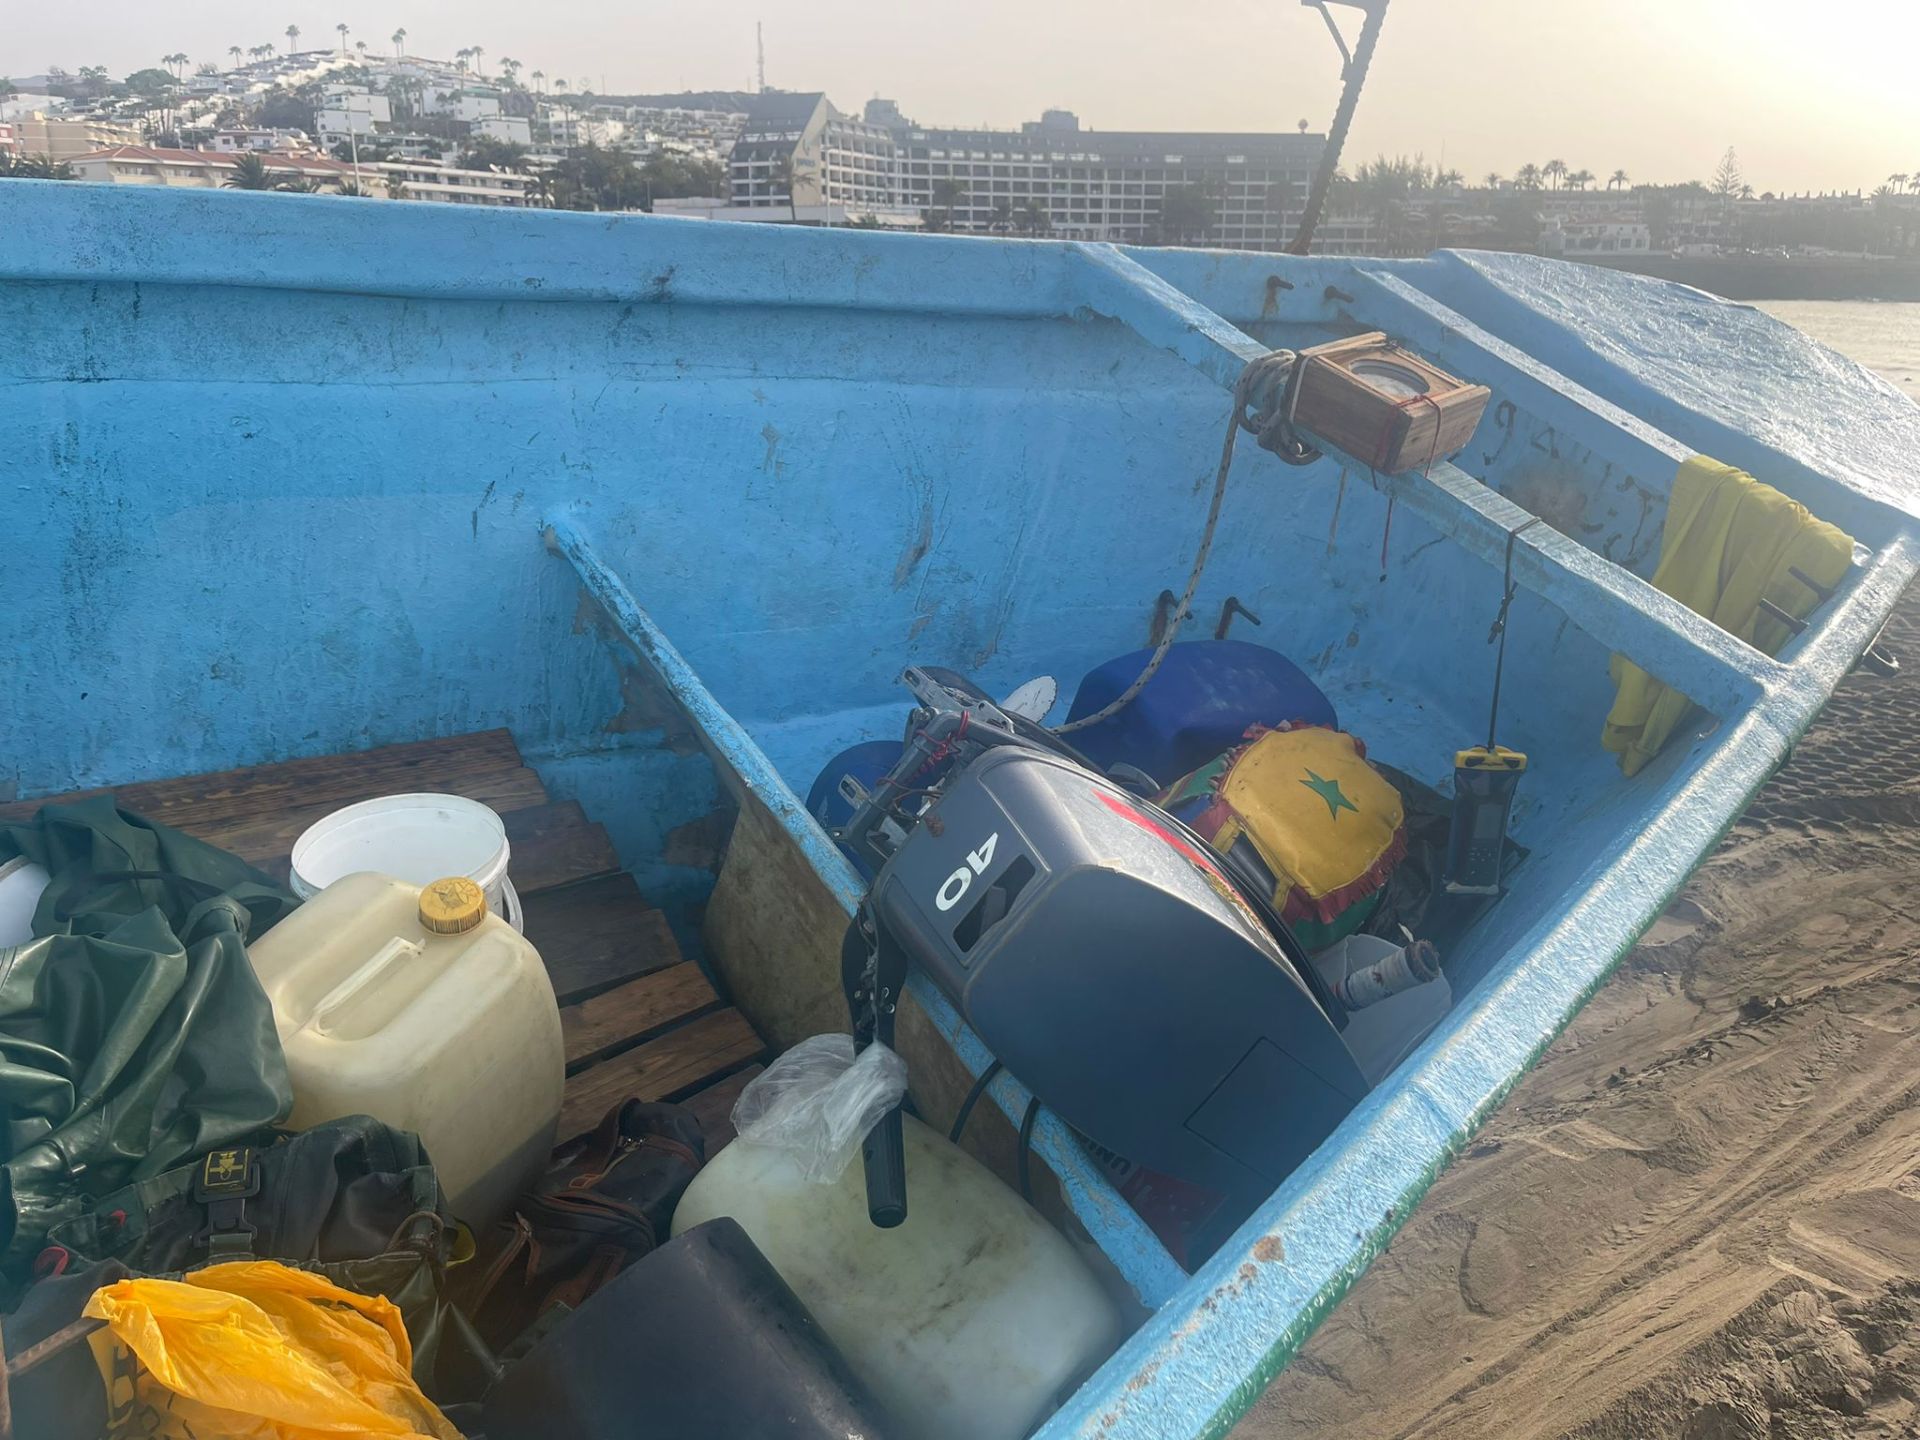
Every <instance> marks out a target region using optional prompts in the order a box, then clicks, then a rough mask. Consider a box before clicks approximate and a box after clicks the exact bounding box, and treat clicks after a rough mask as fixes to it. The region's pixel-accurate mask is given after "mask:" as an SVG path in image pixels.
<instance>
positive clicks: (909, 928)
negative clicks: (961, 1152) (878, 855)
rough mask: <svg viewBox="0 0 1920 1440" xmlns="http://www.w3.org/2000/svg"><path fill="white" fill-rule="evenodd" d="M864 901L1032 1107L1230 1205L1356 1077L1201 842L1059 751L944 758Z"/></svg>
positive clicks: (1295, 968)
mask: <svg viewBox="0 0 1920 1440" xmlns="http://www.w3.org/2000/svg"><path fill="white" fill-rule="evenodd" d="M867 913H868V916H869V919H870V923H871V924H872V925H873V926H874V927H875V929H876V930H877V931H878V932H879V933H880V935H881V936H882V937H883V940H884V943H885V944H887V945H888V946H890V947H893V946H897V947H898V948H899V949H900V950H901V951H902V952H904V954H905V956H906V957H907V961H908V964H909V965H910V966H912V967H917V968H919V969H921V970H923V971H924V972H925V973H926V974H927V975H928V976H929V977H930V978H931V979H932V980H933V981H934V982H935V983H936V984H937V985H938V986H939V987H940V988H941V989H942V990H943V991H945V992H946V993H947V994H948V995H949V996H950V997H951V998H952V999H953V1000H954V1002H955V1004H956V1005H957V1006H958V1007H959V1010H960V1012H961V1014H962V1015H963V1016H964V1017H965V1019H966V1020H967V1022H968V1024H969V1025H971V1026H972V1027H973V1029H974V1030H975V1032H976V1033H977V1034H978V1035H979V1036H980V1039H981V1040H982V1041H983V1042H984V1043H985V1044H986V1046H987V1048H988V1049H990V1050H991V1051H992V1052H993V1053H994V1054H995V1055H996V1056H998V1057H999V1058H1000V1060H1001V1061H1002V1062H1003V1063H1004V1064H1005V1065H1006V1067H1007V1068H1008V1070H1010V1071H1011V1072H1012V1073H1013V1074H1014V1075H1015V1076H1017V1077H1018V1078H1019V1079H1020V1080H1021V1082H1022V1083H1024V1084H1025V1085H1026V1086H1027V1087H1028V1088H1029V1089H1030V1090H1031V1091H1032V1092H1033V1093H1034V1095H1035V1096H1036V1097H1037V1098H1038V1099H1039V1100H1040V1101H1041V1102H1042V1103H1043V1104H1044V1105H1046V1106H1048V1107H1050V1108H1051V1109H1053V1110H1054V1111H1055V1112H1056V1113H1057V1114H1058V1115H1060V1116H1061V1118H1063V1119H1064V1120H1066V1121H1067V1123H1068V1124H1070V1125H1072V1126H1074V1127H1075V1128H1076V1129H1078V1130H1079V1131H1080V1132H1081V1133H1082V1134H1084V1135H1086V1136H1087V1137H1088V1138H1089V1139H1091V1140H1093V1141H1095V1142H1096V1143H1098V1144H1100V1145H1102V1146H1105V1147H1107V1148H1108V1149H1110V1150H1113V1151H1116V1152H1118V1153H1119V1154H1122V1155H1125V1156H1127V1157H1128V1158H1129V1159H1130V1160H1132V1161H1134V1162H1136V1163H1137V1164H1140V1165H1144V1166H1148V1167H1150V1168H1152V1169H1155V1170H1159V1171H1162V1172H1164V1173H1166V1174H1169V1175H1173V1176H1177V1177H1179V1178H1180V1179H1183V1180H1187V1181H1190V1182H1192V1183H1194V1184H1197V1185H1202V1186H1206V1187H1208V1188H1210V1189H1213V1190H1217V1191H1220V1192H1222V1193H1223V1194H1226V1195H1230V1196H1236V1197H1242V1198H1243V1199H1246V1200H1247V1201H1248V1202H1249V1203H1251V1201H1253V1200H1257V1199H1258V1198H1259V1197H1262V1196H1264V1195H1265V1194H1267V1193H1268V1192H1270V1191H1271V1190H1272V1189H1273V1187H1274V1186H1275V1185H1276V1184H1277V1183H1278V1182H1279V1181H1280V1180H1281V1179H1283V1178H1284V1177H1285V1176H1286V1175H1287V1174H1288V1173H1289V1172H1290V1171H1291V1170H1292V1169H1293V1168H1294V1167H1295V1166H1296V1165H1297V1164H1298V1163H1299V1162H1300V1161H1301V1160H1302V1159H1304V1158H1305V1157H1306V1156H1307V1155H1308V1154H1309V1153H1311V1151H1312V1150H1313V1149H1314V1148H1315V1147H1316V1146H1317V1145H1318V1144H1319V1143H1320V1141H1321V1140H1322V1139H1324V1138H1325V1137H1326V1135H1327V1134H1328V1133H1329V1132H1330V1131H1331V1130H1332V1129H1333V1128H1334V1126H1336V1125H1337V1124H1338V1123H1339V1122H1340V1120H1341V1118H1342V1117H1344V1116H1345V1115H1346V1114H1347V1112H1348V1111H1349V1110H1350V1109H1351V1108H1352V1106H1353V1105H1354V1103H1355V1102H1356V1101H1357V1100H1358V1099H1359V1098H1360V1097H1361V1096H1362V1095H1363V1094H1364V1093H1365V1091H1366V1088H1367V1087H1366V1082H1365V1080H1364V1079H1363V1077H1362V1075H1361V1073H1360V1070H1359V1067H1358V1066H1357V1065H1356V1064H1355V1062H1354V1060H1353V1057H1352V1055H1351V1054H1350V1053H1349V1052H1348V1050H1347V1048H1346V1045H1345V1043H1344V1042H1343V1041H1342V1039H1341V1037H1340V1033H1339V1030H1338V1028H1337V1026H1336V1024H1335V1022H1334V1020H1333V1019H1332V1018H1330V1014H1329V1010H1328V1008H1326V1006H1325V1005H1323V1003H1322V1000H1321V999H1320V998H1319V997H1318V996H1317V995H1316V993H1315V991H1314V989H1313V988H1312V986H1311V985H1310V983H1309V982H1308V981H1307V980H1306V979H1304V978H1303V976H1305V975H1307V974H1308V973H1310V972H1309V971H1308V970H1307V966H1306V960H1305V957H1304V955H1299V954H1297V953H1289V948H1290V947H1289V946H1288V945H1287V944H1286V943H1285V942H1284V940H1283V938H1282V937H1281V936H1279V935H1276V934H1275V931H1274V927H1273V925H1272V924H1270V923H1269V919H1268V917H1265V916H1263V915H1262V914H1261V913H1260V911H1259V910H1258V909H1257V908H1256V907H1255V906H1254V905H1252V904H1251V903H1249V901H1248V899H1247V898H1246V897H1245V895H1244V894H1243V893H1242V892H1241V891H1240V889H1239V888H1238V887H1236V885H1235V884H1234V882H1233V880H1232V878H1231V876H1230V875H1229V874H1228V873H1227V872H1226V871H1225V870H1224V869H1223V868H1222V866H1221V863H1220V860H1219V858H1218V857H1217V856H1216V855H1214V854H1213V853H1212V852H1211V851H1210V850H1208V849H1207V847H1206V846H1205V845H1204V844H1203V843H1202V842H1199V841H1198V840H1196V839H1194V838H1193V837H1192V836H1191V835H1190V834H1188V833H1187V832H1185V831H1184V829H1183V828H1182V827H1180V826H1179V825H1178V824H1177V822H1175V821H1173V820H1172V819H1170V818H1169V817H1168V816H1166V815H1164V814H1163V813H1162V812H1160V811H1159V810H1158V809H1156V808H1155V807H1154V806H1152V805H1151V804H1150V803H1148V802H1146V801H1143V800H1140V799H1139V798H1138V797H1136V796H1133V795H1131V794H1129V793H1127V792H1126V791H1125V790H1123V789H1121V788H1120V787H1119V786H1117V785H1114V784H1113V783H1111V782H1109V781H1107V780H1106V779H1104V778H1102V777H1100V776H1098V775H1096V774H1094V773H1092V772H1091V771H1090V770H1088V769H1086V768H1084V767H1082V766H1080V765H1077V764H1075V763H1073V762H1072V761H1071V760H1069V759H1066V758H1064V757H1062V756H1060V755H1056V754H1052V753H1049V752H1046V751H1042V750H1038V749H1033V748H1028V747H1026V746H1022V745H1002V746H997V747H994V748H989V749H986V750H983V751H981V752H980V753H978V754H976V755H974V756H972V757H971V758H970V759H969V760H968V761H967V762H966V763H965V764H964V766H962V767H961V768H958V769H956V770H955V771H954V772H953V773H952V774H951V775H950V776H949V777H948V778H947V779H946V780H945V782H944V783H943V784H942V785H941V786H940V793H939V795H938V798H937V800H936V801H935V802H934V803H933V804H932V805H931V807H930V808H928V809H927V810H926V811H925V812H924V813H922V814H921V815H920V816H919V818H918V823H916V824H915V825H914V826H913V828H912V829H911V830H910V831H909V832H908V833H907V834H906V836H905V837H904V839H902V840H901V842H900V844H899V846H898V848H897V850H895V852H894V853H893V854H892V856H891V857H890V858H889V859H888V861H887V863H886V864H885V865H884V866H883V867H882V868H881V870H880V873H879V874H878V876H877V877H876V879H875V881H874V884H873V887H872V890H871V892H870V894H869V898H868V905H867ZM1292 948H1293V949H1294V950H1296V951H1297V947H1292Z"/></svg>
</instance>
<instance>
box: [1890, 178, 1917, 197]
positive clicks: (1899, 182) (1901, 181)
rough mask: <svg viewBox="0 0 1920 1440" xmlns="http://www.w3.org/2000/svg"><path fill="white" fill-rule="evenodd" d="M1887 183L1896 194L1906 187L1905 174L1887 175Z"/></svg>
mask: <svg viewBox="0 0 1920 1440" xmlns="http://www.w3.org/2000/svg"><path fill="white" fill-rule="evenodd" d="M1915 178H1920V177H1915ZM1887 184H1888V185H1889V186H1890V187H1892V189H1893V191H1894V192H1895V193H1896V194H1898V193H1899V192H1900V191H1902V190H1904V189H1906V188H1907V177H1906V176H1905V175H1889V176H1888V177H1887Z"/></svg>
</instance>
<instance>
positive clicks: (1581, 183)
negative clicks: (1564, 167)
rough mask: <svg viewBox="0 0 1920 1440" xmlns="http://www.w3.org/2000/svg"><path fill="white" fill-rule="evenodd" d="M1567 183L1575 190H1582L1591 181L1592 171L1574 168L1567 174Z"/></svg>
mask: <svg viewBox="0 0 1920 1440" xmlns="http://www.w3.org/2000/svg"><path fill="white" fill-rule="evenodd" d="M1567 183H1568V184H1569V185H1571V186H1573V188H1574V189H1576V190H1584V189H1586V188H1587V186H1589V185H1591V184H1592V183H1593V172H1592V171H1591V170H1576V171H1574V172H1573V173H1572V174H1571V175H1569V176H1567Z"/></svg>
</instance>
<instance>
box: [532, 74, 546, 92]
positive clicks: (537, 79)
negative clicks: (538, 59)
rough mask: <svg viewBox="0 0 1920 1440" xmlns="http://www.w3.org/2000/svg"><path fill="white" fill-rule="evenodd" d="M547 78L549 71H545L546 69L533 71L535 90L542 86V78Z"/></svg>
mask: <svg viewBox="0 0 1920 1440" xmlns="http://www.w3.org/2000/svg"><path fill="white" fill-rule="evenodd" d="M546 78H547V72H546V71H544V70H536V71H534V72H533V88H534V89H535V90H538V89H539V88H540V82H541V81H542V80H544V79H546Z"/></svg>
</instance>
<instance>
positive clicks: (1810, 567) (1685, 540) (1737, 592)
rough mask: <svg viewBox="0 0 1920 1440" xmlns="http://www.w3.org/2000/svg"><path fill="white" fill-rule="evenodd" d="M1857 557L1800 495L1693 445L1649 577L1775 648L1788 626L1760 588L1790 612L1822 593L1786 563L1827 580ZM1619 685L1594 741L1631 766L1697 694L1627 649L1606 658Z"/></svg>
mask: <svg viewBox="0 0 1920 1440" xmlns="http://www.w3.org/2000/svg"><path fill="white" fill-rule="evenodd" d="M1852 563H1853V538H1852V537H1851V536H1849V535H1848V534H1846V532H1844V531H1842V530H1840V529H1838V528H1837V527H1835V526H1832V525H1829V524H1827V523H1826V521H1824V520H1816V519H1815V518H1814V517H1813V516H1812V515H1811V514H1809V513H1808V512H1807V508H1806V506H1804V505H1802V504H1800V502H1799V501H1797V500H1793V499H1790V498H1788V497H1787V496H1785V495H1782V494H1781V493H1780V492H1779V491H1778V490H1775V489H1774V488H1773V487H1772V486H1771V485H1763V484H1761V483H1760V482H1759V481H1758V480H1756V479H1754V478H1753V477H1752V476H1751V475H1748V474H1747V473H1746V472H1744V471H1741V470H1736V469H1734V468H1733V466H1731V465H1722V464H1721V463H1720V462H1719V461H1717V460H1709V459H1707V458H1706V457H1705V456H1704V455H1696V456H1694V458H1693V459H1691V460H1689V461H1687V463H1686V464H1684V465H1682V466H1681V467H1680V473H1679V474H1678V475H1677V476H1676V477H1675V478H1674V482H1673V498H1672V499H1671V500H1670V501H1669V502H1668V504H1667V522H1666V525H1665V527H1664V529H1663V530H1662V531H1661V535H1660V568H1659V569H1658V570H1656V571H1655V572H1654V575H1653V583H1654V586H1655V587H1656V588H1657V589H1660V590H1664V591H1665V592H1666V593H1667V594H1669V595H1671V596H1672V597H1673V598H1674V599H1676V600H1678V601H1680V602H1681V603H1682V604H1683V605H1685V606H1686V607H1687V608H1688V609H1690V610H1693V611H1696V612H1697V613H1699V614H1701V615H1704V616H1706V617H1707V618H1708V619H1709V620H1711V621H1713V623H1714V624H1716V625H1718V626H1719V627H1720V628H1721V629H1722V630H1725V631H1726V632H1727V633H1728V634H1730V635H1733V636H1736V637H1738V638H1739V639H1741V640H1745V641H1746V642H1747V643H1748V644H1750V645H1752V646H1754V647H1755V648H1756V649H1759V650H1762V651H1764V652H1765V653H1767V654H1769V655H1772V654H1774V653H1776V652H1777V651H1778V650H1779V649H1780V647H1781V646H1783V645H1785V644H1786V643H1787V639H1788V636H1789V634H1790V633H1791V632H1790V631H1788V629H1787V627H1786V626H1784V625H1782V624H1781V623H1780V622H1779V621H1778V620H1776V619H1774V618H1773V617H1772V616H1770V615H1768V614H1766V613H1765V612H1764V611H1762V610H1761V609H1760V601H1761V599H1762V598H1765V599H1767V600H1769V601H1771V602H1772V603H1773V604H1775V605H1778V606H1779V607H1780V608H1781V609H1782V610H1784V611H1786V612H1787V613H1788V614H1789V615H1791V616H1793V617H1794V618H1795V619H1796V620H1798V619H1803V618H1804V617H1805V616H1806V615H1807V613H1808V612H1809V611H1811V610H1812V609H1813V607H1814V606H1815V605H1816V604H1818V603H1819V596H1818V595H1816V594H1815V593H1814V592H1813V591H1812V590H1811V589H1809V588H1808V587H1807V586H1806V585H1804V584H1802V583H1801V582H1800V581H1799V580H1797V579H1795V578H1794V577H1793V576H1792V575H1791V574H1790V573H1789V572H1790V571H1792V570H1796V569H1797V570H1799V571H1800V572H1801V573H1803V574H1805V575H1806V576H1807V577H1808V578H1810V579H1812V580H1814V581H1815V582H1817V583H1818V584H1820V585H1822V586H1824V587H1826V588H1827V589H1829V590H1831V589H1833V588H1834V587H1836V586H1837V585H1839V583H1840V581H1841V579H1842V578H1844V577H1845V575H1846V573H1847V567H1848V566H1849V565H1850V564H1852ZM1609 670H1610V673H1611V674H1612V676H1613V683H1614V685H1615V687H1616V694H1615V696H1614V701H1613V709H1612V710H1611V711H1609V712H1608V714H1607V724H1606V729H1605V731H1604V732H1603V733H1602V735H1601V737H1600V743H1601V744H1602V745H1603V746H1605V747H1606V748H1607V749H1608V750H1611V751H1613V752H1614V753H1615V754H1617V755H1619V757H1620V768H1621V769H1622V770H1624V771H1626V773H1627V774H1629V775H1634V774H1638V773H1639V771H1640V769H1641V767H1642V766H1644V765H1645V764H1646V763H1647V762H1648V761H1649V760H1651V759H1653V757H1654V756H1655V755H1657V754H1659V753H1660V747H1661V746H1662V745H1664V744H1666V742H1667V737H1668V736H1669V735H1671V734H1672V733H1673V732H1674V730H1675V729H1676V728H1677V727H1678V726H1679V725H1680V724H1681V722H1683V721H1684V720H1685V719H1686V718H1687V714H1688V712H1689V711H1690V710H1691V709H1692V708H1693V702H1692V701H1690V700H1688V699H1687V697H1686V696H1684V695H1682V694H1680V693H1679V692H1678V691H1675V690H1670V689H1668V688H1667V686H1665V685H1663V684H1661V683H1660V682H1659V681H1658V680H1655V679H1654V678H1653V677H1652V676H1651V675H1649V674H1647V672H1646V671H1644V670H1642V669H1641V668H1640V667H1639V666H1638V665H1635V664H1634V663H1633V662H1632V661H1631V660H1629V659H1627V658H1626V656H1624V655H1615V656H1614V657H1613V661H1612V664H1611V665H1610V667H1609Z"/></svg>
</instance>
